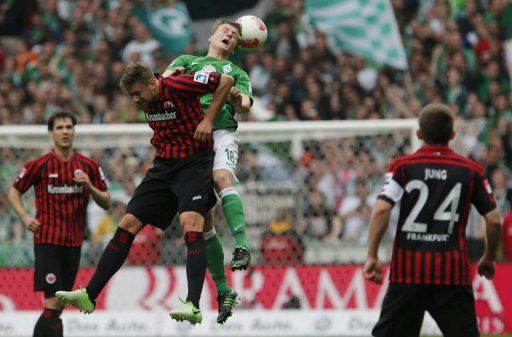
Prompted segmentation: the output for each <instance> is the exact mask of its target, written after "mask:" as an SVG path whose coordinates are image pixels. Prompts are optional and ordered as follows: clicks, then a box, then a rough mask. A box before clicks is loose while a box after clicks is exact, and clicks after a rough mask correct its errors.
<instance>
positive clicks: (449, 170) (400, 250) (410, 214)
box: [379, 146, 496, 285]
mask: <svg viewBox="0 0 512 337" xmlns="http://www.w3.org/2000/svg"><path fill="white" fill-rule="evenodd" d="M379 198H380V199H384V200H386V201H388V202H390V203H391V204H395V203H397V202H400V215H399V219H398V225H397V229H396V236H395V242H394V246H393V255H392V258H391V269H390V276H389V277H390V281H391V282H397V283H413V284H436V285H441V284H442V285H470V284H471V272H470V267H469V260H468V256H467V251H466V237H465V229H466V224H467V221H468V215H469V211H470V209H471V205H472V204H473V205H474V206H475V207H476V209H477V210H478V212H479V213H480V214H482V215H485V214H487V213H488V212H490V211H492V210H493V209H494V208H495V207H496V203H495V201H494V198H493V195H492V191H491V187H490V185H489V183H488V182H487V179H486V178H485V176H484V171H483V169H482V167H481V166H480V165H479V164H477V163H476V162H474V161H472V160H469V159H467V158H465V157H463V156H460V155H458V154H456V153H454V152H453V151H452V150H450V148H449V147H448V146H423V147H422V148H421V149H419V150H418V151H417V152H415V153H413V154H411V155H408V156H404V157H400V158H398V159H396V160H395V161H393V162H392V163H391V165H390V168H389V170H388V172H387V173H386V182H385V184H384V187H383V189H382V192H381V194H380V195H379Z"/></svg>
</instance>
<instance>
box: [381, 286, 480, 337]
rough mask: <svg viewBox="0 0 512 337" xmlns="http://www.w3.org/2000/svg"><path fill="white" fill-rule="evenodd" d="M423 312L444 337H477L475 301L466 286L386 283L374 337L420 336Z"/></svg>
mask: <svg viewBox="0 0 512 337" xmlns="http://www.w3.org/2000/svg"><path fill="white" fill-rule="evenodd" d="M425 311H428V312H429V313H430V315H431V316H432V318H434V320H435V321H436V323H437V325H438V326H439V329H440V330H441V332H442V333H443V336H444V337H477V336H480V334H479V333H478V326H477V321H476V314H475V299H474V296H473V290H472V288H471V287H470V286H441V285H437V286H436V285H416V284H401V283H390V284H389V288H388V291H387V292H386V296H385V297H384V301H383V303H382V311H381V314H380V318H379V321H378V322H377V324H376V325H375V327H374V328H373V331H372V335H373V336H375V337H416V336H419V335H420V329H421V324H422V322H423V317H424V315H425Z"/></svg>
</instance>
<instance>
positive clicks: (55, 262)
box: [33, 244, 64, 337]
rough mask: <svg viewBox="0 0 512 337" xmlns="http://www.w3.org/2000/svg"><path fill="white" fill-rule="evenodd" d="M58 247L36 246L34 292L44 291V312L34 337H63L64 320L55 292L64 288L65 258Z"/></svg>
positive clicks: (36, 326) (37, 323)
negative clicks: (63, 262)
mask: <svg viewBox="0 0 512 337" xmlns="http://www.w3.org/2000/svg"><path fill="white" fill-rule="evenodd" d="M61 248H64V247H60V246H56V245H48V244H42V245H35V247H34V255H35V278H34V290H36V291H44V297H45V298H44V310H43V312H42V313H41V316H39V319H38V320H37V322H36V325H35V326H34V334H33V336H34V337H62V336H63V329H62V320H61V319H60V314H61V313H62V307H61V306H60V305H59V303H58V301H57V298H56V297H55V292H56V290H57V289H59V288H60V287H61V286H62V282H63V278H62V276H63V271H64V269H63V268H62V267H63V266H62V261H63V258H64V256H63V255H62V252H61V251H60V249H61Z"/></svg>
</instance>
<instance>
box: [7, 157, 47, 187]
mask: <svg viewBox="0 0 512 337" xmlns="http://www.w3.org/2000/svg"><path fill="white" fill-rule="evenodd" d="M37 163H38V161H37V160H36V159H35V160H32V161H30V162H28V163H27V164H26V165H25V166H24V167H23V168H22V169H21V171H20V172H19V173H18V176H17V177H16V180H15V181H14V184H13V186H14V188H16V189H17V190H18V191H20V192H21V193H25V192H26V191H27V190H28V189H29V188H30V186H32V185H34V184H36V183H37V182H38V181H39V180H40V172H41V170H40V169H39V168H40V167H39V165H37Z"/></svg>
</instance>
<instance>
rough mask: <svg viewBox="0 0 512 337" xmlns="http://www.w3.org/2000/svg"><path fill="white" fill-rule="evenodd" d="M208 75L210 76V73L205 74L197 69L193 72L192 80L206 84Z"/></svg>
mask: <svg viewBox="0 0 512 337" xmlns="http://www.w3.org/2000/svg"><path fill="white" fill-rule="evenodd" d="M208 77H210V74H207V73H205V72H202V71H198V72H197V73H195V74H194V81H195V82H199V83H203V84H206V83H208Z"/></svg>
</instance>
